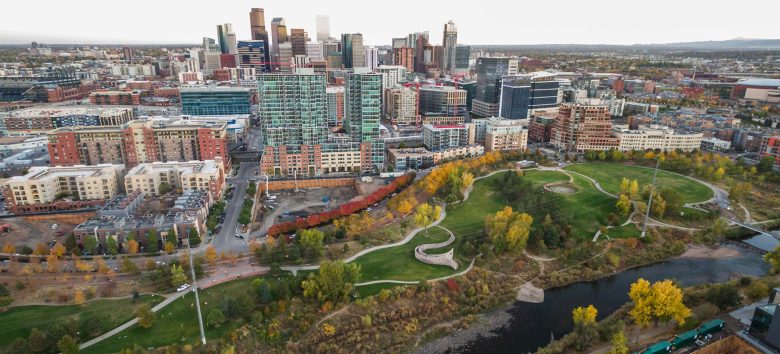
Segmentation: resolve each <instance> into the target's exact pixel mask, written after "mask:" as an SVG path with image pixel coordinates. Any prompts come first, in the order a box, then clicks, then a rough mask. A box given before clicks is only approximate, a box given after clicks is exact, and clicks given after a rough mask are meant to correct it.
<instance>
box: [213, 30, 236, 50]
mask: <svg viewBox="0 0 780 354" xmlns="http://www.w3.org/2000/svg"><path fill="white" fill-rule="evenodd" d="M217 40H218V41H219V50H220V51H221V52H222V54H236V33H235V32H233V25H232V24H230V23H225V24H222V25H217ZM231 51H232V52H231Z"/></svg>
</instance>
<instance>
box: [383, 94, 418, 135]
mask: <svg viewBox="0 0 780 354" xmlns="http://www.w3.org/2000/svg"><path fill="white" fill-rule="evenodd" d="M385 120H387V121H389V122H390V123H391V124H397V125H412V124H416V123H417V92H415V91H414V90H412V89H411V88H408V87H403V86H397V87H390V88H387V89H385Z"/></svg>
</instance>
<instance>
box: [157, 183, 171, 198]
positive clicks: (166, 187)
mask: <svg viewBox="0 0 780 354" xmlns="http://www.w3.org/2000/svg"><path fill="white" fill-rule="evenodd" d="M157 190H158V191H159V192H160V195H163V194H168V192H170V191H171V185H170V184H168V183H167V182H162V183H160V186H159V187H158V188H157Z"/></svg>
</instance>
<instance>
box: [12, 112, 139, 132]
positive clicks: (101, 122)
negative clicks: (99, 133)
mask: <svg viewBox="0 0 780 354" xmlns="http://www.w3.org/2000/svg"><path fill="white" fill-rule="evenodd" d="M133 119H135V115H134V114H133V108H131V107H116V108H113V107H112V108H97V107H95V108H82V107H78V108H76V107H50V108H25V109H20V110H16V111H12V112H10V113H9V114H8V116H7V117H4V119H3V123H4V125H5V131H6V132H7V134H9V135H26V134H40V133H44V132H46V131H49V130H52V129H57V128H61V127H75V126H112V125H121V124H125V123H128V122H130V121H132V120H133Z"/></svg>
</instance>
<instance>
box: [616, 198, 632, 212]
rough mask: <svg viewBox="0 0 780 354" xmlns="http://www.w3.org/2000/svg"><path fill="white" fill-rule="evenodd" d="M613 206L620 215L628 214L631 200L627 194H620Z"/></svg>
mask: <svg viewBox="0 0 780 354" xmlns="http://www.w3.org/2000/svg"><path fill="white" fill-rule="evenodd" d="M615 207H617V210H618V212H620V214H621V215H628V212H629V211H631V200H630V199H629V198H628V195H626V194H621V195H620V198H618V201H617V204H615Z"/></svg>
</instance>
